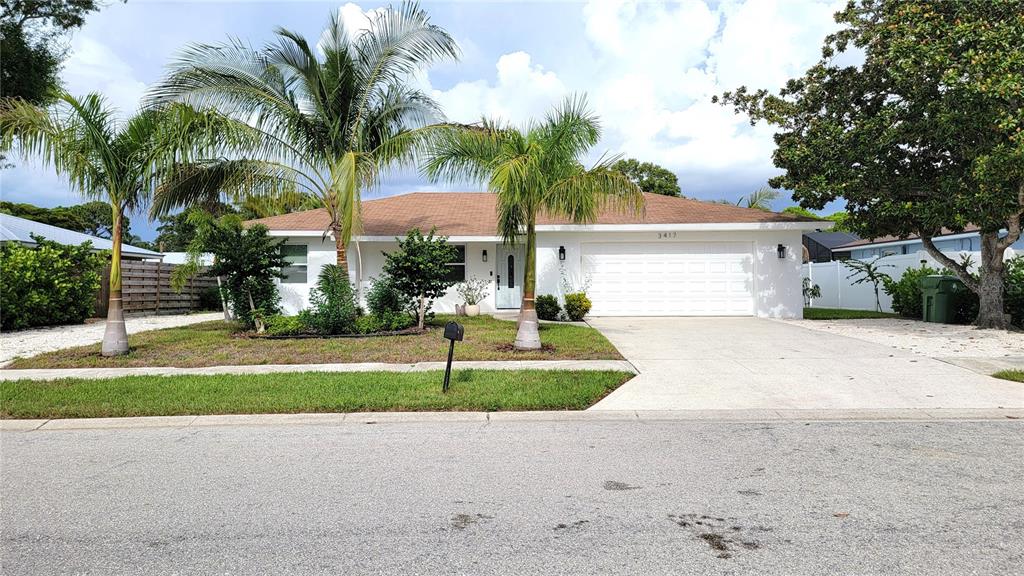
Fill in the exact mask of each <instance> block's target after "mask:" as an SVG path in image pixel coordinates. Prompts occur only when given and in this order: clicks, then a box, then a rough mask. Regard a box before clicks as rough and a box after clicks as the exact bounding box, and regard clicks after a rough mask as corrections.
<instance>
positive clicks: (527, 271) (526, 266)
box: [515, 218, 540, 350]
mask: <svg viewBox="0 0 1024 576" xmlns="http://www.w3.org/2000/svg"><path fill="white" fill-rule="evenodd" d="M536 268H537V232H536V229H535V226H534V221H533V218H530V222H529V224H527V225H526V262H524V263H523V302H522V305H521V306H520V308H519V330H518V331H517V332H516V341H515V349H516V350H539V349H540V331H539V330H538V325H537V324H538V322H537V308H536V307H535V306H534V298H535V295H536V292H537V286H536V284H537V273H536Z"/></svg>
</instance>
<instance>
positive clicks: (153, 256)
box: [0, 213, 163, 260]
mask: <svg viewBox="0 0 1024 576" xmlns="http://www.w3.org/2000/svg"><path fill="white" fill-rule="evenodd" d="M33 234H34V235H36V236H42V237H43V238H45V239H47V240H52V241H54V242H57V243H60V244H68V245H74V246H77V245H79V244H81V243H83V242H92V247H93V249H94V250H97V251H100V250H112V249H113V247H114V244H113V242H111V241H110V240H108V239H106V238H99V237H97V236H90V235H89V234H83V233H81V232H75V231H74V230H68V229H66V228H60V227H57V226H51V225H49V224H43V223H41V222H35V221H34V220H27V219H25V218H19V217H17V216H11V215H10V214H2V213H0V242H20V243H21V244H24V245H26V246H35V245H36V242H35V240H33V239H32V235H33ZM121 258H122V259H124V260H160V259H161V258H163V254H161V253H159V252H154V251H153V250H146V249H145V248H137V247H135V246H131V245H129V244H124V243H122V244H121Z"/></svg>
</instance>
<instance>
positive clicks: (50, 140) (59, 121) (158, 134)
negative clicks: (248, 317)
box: [0, 93, 225, 356]
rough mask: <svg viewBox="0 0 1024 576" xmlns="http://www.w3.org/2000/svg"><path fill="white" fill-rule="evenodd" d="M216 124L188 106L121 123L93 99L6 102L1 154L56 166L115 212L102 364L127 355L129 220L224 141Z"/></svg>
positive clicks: (1, 111) (0, 108)
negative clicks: (197, 157)
mask: <svg viewBox="0 0 1024 576" xmlns="http://www.w3.org/2000/svg"><path fill="white" fill-rule="evenodd" d="M218 124H219V118H217V117H211V116H209V115H205V114H199V113H196V112H195V111H194V110H192V109H191V108H188V107H187V106H183V105H176V106H172V107H168V108H166V109H164V110H160V111H155V110H150V111H143V112H140V113H138V114H136V115H134V116H131V117H128V118H121V117H120V116H119V115H118V112H117V110H115V109H114V108H112V107H110V106H109V105H107V103H106V101H105V100H104V99H103V97H102V96H100V95H99V94H95V93H93V94H88V95H86V96H84V97H81V98H76V97H74V96H72V95H70V94H67V93H61V94H59V97H58V101H57V103H56V104H54V105H52V106H49V107H45V108H44V107H39V106H36V105H33V104H31V103H29V102H26V101H25V100H22V99H4V100H0V149H2V150H4V151H9V150H12V149H13V150H15V151H16V152H18V153H19V154H21V155H22V157H24V159H25V160H33V159H35V160H40V161H41V162H42V164H43V165H48V166H52V167H53V168H54V169H55V170H56V171H57V172H58V173H59V174H62V175H63V176H65V177H66V178H67V179H68V181H69V182H70V184H71V186H72V187H74V188H75V189H77V190H78V192H79V193H80V194H82V195H83V196H85V197H86V198H90V199H96V200H102V201H104V202H106V203H107V204H108V205H109V210H110V213H111V223H112V224H111V235H110V238H111V240H112V243H113V250H112V254H111V262H110V302H109V305H108V312H107V323H106V331H105V332H104V335H103V344H102V346H101V352H102V354H103V355H104V356H114V355H119V354H127V353H128V333H127V331H126V330H125V325H124V311H123V308H122V302H121V243H122V238H123V235H124V222H125V215H126V214H129V213H131V212H133V211H136V210H138V209H140V208H141V207H142V206H143V205H144V204H145V202H146V200H147V199H148V198H149V196H150V194H151V192H152V190H153V188H154V187H155V186H156V184H157V183H158V182H159V181H160V179H161V178H162V177H164V176H165V175H167V174H168V173H169V171H170V170H171V169H172V167H173V166H174V164H175V162H176V161H177V160H181V159H188V158H189V157H190V156H189V154H190V152H191V151H196V150H204V145H203V143H204V142H205V143H206V144H210V143H211V142H212V141H213V139H214V138H217V139H218V140H219V139H220V138H223V135H224V134H225V132H224V130H223V129H222V128H223V127H222V126H219V125H218ZM205 149H207V150H208V149H209V148H205Z"/></svg>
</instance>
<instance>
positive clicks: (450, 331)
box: [444, 322, 464, 342]
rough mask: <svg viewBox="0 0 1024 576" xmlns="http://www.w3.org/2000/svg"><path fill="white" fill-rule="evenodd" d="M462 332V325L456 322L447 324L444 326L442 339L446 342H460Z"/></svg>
mask: <svg viewBox="0 0 1024 576" xmlns="http://www.w3.org/2000/svg"><path fill="white" fill-rule="evenodd" d="M463 331H464V330H463V328H462V324H459V323H458V322H449V323H447V324H445V325H444V337H445V339H446V340H452V341H456V340H458V341H459V342H462V333H463Z"/></svg>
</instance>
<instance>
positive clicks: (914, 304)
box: [882, 264, 940, 320]
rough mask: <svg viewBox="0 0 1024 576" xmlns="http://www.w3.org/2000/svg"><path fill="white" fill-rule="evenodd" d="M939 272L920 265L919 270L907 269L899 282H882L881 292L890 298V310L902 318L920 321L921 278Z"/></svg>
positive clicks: (921, 309)
mask: <svg viewBox="0 0 1024 576" xmlns="http://www.w3.org/2000/svg"><path fill="white" fill-rule="evenodd" d="M939 273H940V271H939V270H936V269H935V268H932V267H931V266H928V265H927V264H922V265H921V267H920V268H908V269H907V270H906V271H905V272H903V275H902V276H900V279H899V280H893V279H892V278H889V279H887V280H883V288H882V289H883V290H884V291H885V293H886V294H888V295H889V296H890V297H892V309H893V311H894V312H896V313H897V314H899V315H900V316H903V317H904V318H916V319H918V320H920V319H921V316H922V314H923V313H924V310H923V308H922V306H921V298H922V295H921V278H924V277H925V276H931V275H933V274H939Z"/></svg>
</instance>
